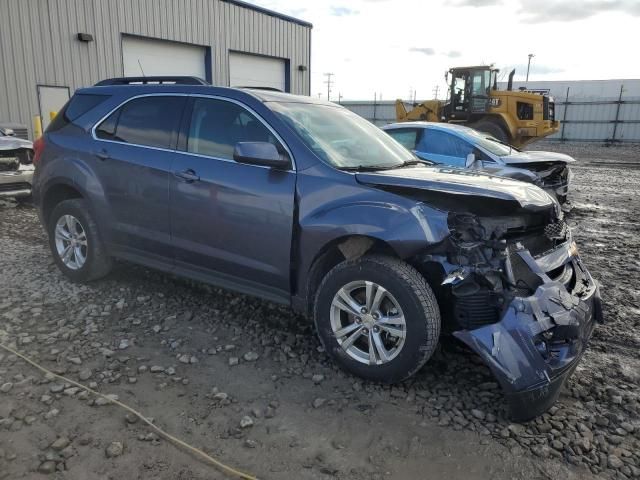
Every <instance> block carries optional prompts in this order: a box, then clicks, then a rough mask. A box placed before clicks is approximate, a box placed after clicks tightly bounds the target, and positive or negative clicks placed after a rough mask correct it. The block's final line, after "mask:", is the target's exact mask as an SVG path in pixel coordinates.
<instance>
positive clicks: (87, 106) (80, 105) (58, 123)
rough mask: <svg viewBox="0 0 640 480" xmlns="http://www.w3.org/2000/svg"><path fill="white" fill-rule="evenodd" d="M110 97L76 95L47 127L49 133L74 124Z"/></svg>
mask: <svg viewBox="0 0 640 480" xmlns="http://www.w3.org/2000/svg"><path fill="white" fill-rule="evenodd" d="M109 97H110V95H94V94H89V93H76V94H75V95H74V96H73V97H71V100H69V101H68V102H67V103H66V105H65V106H64V107H62V110H60V111H59V112H58V114H57V115H56V116H55V117H54V119H53V120H52V121H51V123H50V124H49V126H48V127H47V132H55V131H56V130H60V129H61V128H62V127H65V126H66V125H68V124H69V123H71V122H73V121H74V120H75V119H76V118H79V117H80V116H81V115H84V114H85V113H87V112H88V111H89V110H91V109H93V108H94V107H97V106H98V105H100V104H101V103H102V102H104V101H105V100H107V99H108V98H109Z"/></svg>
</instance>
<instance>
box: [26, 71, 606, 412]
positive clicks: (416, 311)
mask: <svg viewBox="0 0 640 480" xmlns="http://www.w3.org/2000/svg"><path fill="white" fill-rule="evenodd" d="M126 83H127V82H126V80H122V79H118V80H113V81H105V82H101V85H102V86H97V87H92V88H85V89H81V90H78V91H77V92H76V94H75V95H74V96H73V98H72V99H71V100H70V101H69V103H68V104H67V105H66V106H65V107H64V108H63V109H62V111H61V112H60V113H59V114H58V116H57V117H56V118H55V120H54V121H53V122H52V123H51V125H50V126H49V128H48V129H47V131H46V132H45V134H44V136H43V140H42V141H41V142H39V143H38V144H37V145H36V153H35V163H36V174H35V178H34V196H35V201H36V203H37V205H38V206H39V212H40V215H41V219H42V223H43V225H44V226H45V228H46V231H47V233H48V235H49V244H50V247H51V251H52V252H53V256H54V259H55V262H56V263H57V265H58V266H59V268H60V270H62V272H63V273H64V274H65V275H66V276H68V277H69V278H71V279H72V280H75V281H88V280H95V279H98V278H100V277H103V276H104V275H106V274H107V273H108V272H109V270H110V268H111V266H112V260H113V259H115V258H118V259H124V260H129V261H131V262H135V263H139V264H142V265H146V266H149V267H152V268H156V269H160V270H164V271H166V272H171V273H174V274H178V275H182V276H185V277H189V278H192V279H196V280H200V281H204V282H209V283H211V284H214V285H218V286H221V287H225V288H229V289H232V290H236V291H238V292H243V293H247V294H250V295H256V296H259V297H262V298H265V299H267V300H270V301H274V302H278V303H282V304H287V305H291V306H292V307H293V308H294V309H295V310H297V311H299V312H302V313H304V314H306V315H308V316H311V317H312V318H313V319H314V321H315V325H316V327H317V331H318V335H319V337H320V339H321V341H322V343H323V344H324V346H325V348H326V351H327V352H328V353H329V355H331V356H332V357H333V358H334V359H335V361H336V362H337V363H338V364H339V365H340V366H341V367H343V368H344V369H346V370H348V371H349V372H352V373H354V374H356V375H359V376H361V377H363V378H365V379H369V380H372V381H377V382H398V381H401V380H403V379H406V378H408V377H410V376H411V375H413V374H414V373H415V372H417V371H418V370H419V369H420V367H422V365H424V363H425V362H426V361H427V360H428V359H429V357H430V356H431V355H432V354H433V352H434V350H435V348H436V345H437V343H438V340H439V337H440V335H441V331H442V332H443V333H451V334H453V335H454V336H455V337H457V338H459V339H460V340H462V341H463V342H464V343H466V344H467V345H468V346H469V347H470V348H471V349H472V350H474V351H475V352H477V353H478V354H479V355H480V356H481V357H482V358H483V359H484V361H485V362H486V363H487V365H488V366H489V367H490V368H491V370H492V371H493V373H494V374H495V376H496V377H497V379H498V381H499V382H500V384H501V385H502V387H503V388H504V390H505V392H506V394H507V397H508V399H509V401H510V405H511V409H512V414H513V416H514V417H515V418H531V417H534V416H536V415H538V414H539V413H541V412H543V411H545V410H546V409H547V408H548V407H549V406H550V405H551V404H552V403H553V402H554V401H555V399H556V397H557V395H558V391H559V388H560V387H561V386H562V384H563V383H564V381H565V379H566V378H567V377H568V376H569V375H570V374H571V372H572V371H573V369H574V368H575V366H576V364H577V362H578V360H579V358H580V356H581V355H582V353H583V351H584V349H585V347H586V345H587V341H588V339H589V337H590V335H591V331H592V329H593V327H594V323H595V321H597V320H599V319H600V318H601V308H600V298H599V293H598V287H597V285H596V283H595V282H594V280H593V279H592V278H591V276H590V275H589V273H588V272H587V270H586V268H585V267H584V265H583V263H582V261H581V260H580V257H579V255H578V251H577V247H576V244H575V243H574V241H573V240H572V238H571V232H570V231H569V229H568V228H567V226H566V224H565V223H564V222H563V220H562V212H561V210H560V207H559V205H558V203H557V201H556V200H555V199H553V198H552V197H551V196H549V195H548V194H547V193H546V192H544V191H543V190H541V189H540V188H538V187H536V186H534V185H531V184H527V183H523V182H516V181H512V180H510V179H505V178H500V177H495V176H489V175H485V174H481V173H478V172H472V171H460V170H454V169H449V168H442V167H438V168H434V167H429V166H425V165H424V164H423V163H422V162H419V161H418V160H417V159H416V158H415V157H414V156H413V154H411V153H410V152H409V151H407V150H406V149H405V148H403V147H402V146H401V145H400V144H399V143H397V142H396V141H395V140H393V139H392V138H391V137H389V136H388V135H386V134H385V133H384V132H382V131H381V130H379V129H378V128H377V127H375V126H374V125H372V124H370V123H369V122H367V121H366V120H364V119H362V118H361V117H359V116H357V115H355V114H353V113H351V112H349V111H348V110H346V109H344V108H342V107H340V106H337V105H334V104H331V103H326V102H322V101H318V100H313V99H311V98H309V97H300V96H293V95H288V94H283V93H277V92H269V91H262V90H249V89H228V88H218V87H212V86H206V85H184V84H181V82H177V84H175V85H126ZM116 84H125V85H116Z"/></svg>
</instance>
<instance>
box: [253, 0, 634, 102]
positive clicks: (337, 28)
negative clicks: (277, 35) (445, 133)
mask: <svg viewBox="0 0 640 480" xmlns="http://www.w3.org/2000/svg"><path fill="white" fill-rule="evenodd" d="M250 2H251V3H254V4H256V5H260V6H262V7H266V8H269V9H271V10H275V11H277V12H280V13H284V14H287V15H291V16H294V17H296V18H300V19H302V20H306V21H308V22H311V23H312V24H313V31H312V34H311V35H312V41H311V48H312V51H311V94H312V95H313V96H318V95H319V94H321V95H322V96H323V97H324V98H326V96H327V91H326V84H325V83H324V81H325V80H326V77H325V76H324V75H323V74H324V73H333V74H334V76H333V77H332V79H333V81H334V84H333V86H332V92H331V99H332V100H338V96H341V98H342V99H343V100H369V99H371V100H372V99H373V98H374V95H376V96H377V98H380V96H381V97H382V99H383V100H395V99H396V98H403V99H409V98H410V97H409V96H410V94H412V92H415V95H416V98H417V99H429V98H434V94H435V89H436V88H438V98H442V96H443V94H444V89H445V87H446V82H445V80H444V73H445V71H447V70H448V69H449V68H450V67H454V66H466V65H485V64H494V65H495V66H496V67H497V68H500V75H501V77H504V79H505V81H506V77H507V75H508V72H509V71H510V70H511V69H512V68H516V76H515V80H516V81H517V80H524V78H525V75H526V71H527V60H528V54H530V53H532V54H534V57H533V58H532V60H531V69H530V73H529V80H583V79H589V80H591V79H609V78H640V62H639V61H638V60H637V49H638V46H640V0H449V1H445V0H348V1H347V0H250Z"/></svg>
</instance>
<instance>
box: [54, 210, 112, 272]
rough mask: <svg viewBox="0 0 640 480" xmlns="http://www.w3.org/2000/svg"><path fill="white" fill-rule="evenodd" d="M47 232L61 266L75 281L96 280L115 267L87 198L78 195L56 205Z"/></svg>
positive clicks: (55, 258) (57, 261) (58, 263)
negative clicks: (112, 264)
mask: <svg viewBox="0 0 640 480" xmlns="http://www.w3.org/2000/svg"><path fill="white" fill-rule="evenodd" d="M47 233H48V234H49V247H50V248H51V253H52V254H53V258H54V260H55V262H56V264H57V265H58V268H60V270H61V271H62V273H64V274H65V275H66V276H67V277H69V278H70V279H71V280H74V281H80V282H86V281H90V280H96V279H98V278H101V277H104V276H105V275H107V274H108V273H109V271H110V270H111V258H110V257H109V256H108V255H107V253H106V250H105V248H104V245H103V243H102V240H101V239H100V236H99V234H98V227H97V225H96V223H95V222H94V220H93V218H92V217H91V214H90V213H89V209H88V207H87V204H86V202H85V201H84V200H82V199H79V198H74V199H71V200H64V201H62V202H60V203H59V204H58V205H56V206H55V207H54V209H53V211H52V212H51V216H50V218H49V226H48V232H47Z"/></svg>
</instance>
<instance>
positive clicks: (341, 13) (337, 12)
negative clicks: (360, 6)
mask: <svg viewBox="0 0 640 480" xmlns="http://www.w3.org/2000/svg"><path fill="white" fill-rule="evenodd" d="M359 13H360V12H359V11H358V10H352V9H350V8H347V7H334V6H332V7H331V15H333V16H334V17H348V16H351V15H358V14H359Z"/></svg>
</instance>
